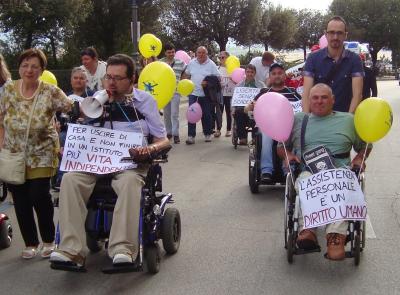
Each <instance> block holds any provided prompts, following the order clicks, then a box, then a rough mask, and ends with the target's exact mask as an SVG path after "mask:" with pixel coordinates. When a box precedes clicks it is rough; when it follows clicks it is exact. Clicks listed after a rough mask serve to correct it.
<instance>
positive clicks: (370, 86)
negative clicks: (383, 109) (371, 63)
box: [360, 54, 378, 99]
mask: <svg viewBox="0 0 400 295" xmlns="http://www.w3.org/2000/svg"><path fill="white" fill-rule="evenodd" d="M360 58H361V60H362V63H363V68H364V73H365V76H364V81H363V92H362V98H363V99H366V98H368V97H377V96H378V87H377V85H376V76H375V73H374V70H373V69H371V68H369V67H367V66H366V65H365V60H366V58H365V54H360Z"/></svg>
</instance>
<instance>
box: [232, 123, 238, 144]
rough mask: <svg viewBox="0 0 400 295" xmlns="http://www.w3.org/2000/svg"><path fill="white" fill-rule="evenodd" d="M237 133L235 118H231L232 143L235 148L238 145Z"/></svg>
mask: <svg viewBox="0 0 400 295" xmlns="http://www.w3.org/2000/svg"><path fill="white" fill-rule="evenodd" d="M238 140H239V138H238V135H237V129H236V120H235V119H233V124H232V145H233V147H234V148H235V149H237V146H238Z"/></svg>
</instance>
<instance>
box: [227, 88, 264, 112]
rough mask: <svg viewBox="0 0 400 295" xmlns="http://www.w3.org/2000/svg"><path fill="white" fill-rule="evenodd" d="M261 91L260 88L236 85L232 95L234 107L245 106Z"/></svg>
mask: <svg viewBox="0 0 400 295" xmlns="http://www.w3.org/2000/svg"><path fill="white" fill-rule="evenodd" d="M259 92H260V88H250V87H235V90H234V92H233V96H232V106H233V107H244V106H246V105H247V104H248V103H249V102H251V101H252V100H253V99H254V97H255V96H256V95H257V94H258V93H259Z"/></svg>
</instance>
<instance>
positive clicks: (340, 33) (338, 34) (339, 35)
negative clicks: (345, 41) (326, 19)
mask: <svg viewBox="0 0 400 295" xmlns="http://www.w3.org/2000/svg"><path fill="white" fill-rule="evenodd" d="M326 34H327V35H328V36H330V37H333V36H335V35H336V36H338V37H343V36H344V34H345V32H343V31H327V32H326Z"/></svg>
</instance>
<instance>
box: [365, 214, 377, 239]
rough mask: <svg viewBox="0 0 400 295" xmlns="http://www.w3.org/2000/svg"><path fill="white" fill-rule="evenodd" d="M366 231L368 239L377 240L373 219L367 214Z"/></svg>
mask: <svg viewBox="0 0 400 295" xmlns="http://www.w3.org/2000/svg"><path fill="white" fill-rule="evenodd" d="M365 231H366V237H367V239H376V234H375V231H374V228H373V227H372V223H371V219H370V218H369V215H368V214H367V219H366V220H365Z"/></svg>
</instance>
